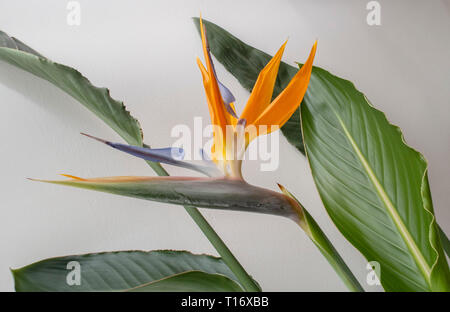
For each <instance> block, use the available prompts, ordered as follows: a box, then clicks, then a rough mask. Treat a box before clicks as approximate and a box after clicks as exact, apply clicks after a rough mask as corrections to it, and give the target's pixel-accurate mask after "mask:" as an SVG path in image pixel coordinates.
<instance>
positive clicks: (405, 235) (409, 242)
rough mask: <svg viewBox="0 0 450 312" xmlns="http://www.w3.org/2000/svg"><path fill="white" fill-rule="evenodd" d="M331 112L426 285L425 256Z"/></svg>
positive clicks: (427, 278) (427, 271)
mask: <svg viewBox="0 0 450 312" xmlns="http://www.w3.org/2000/svg"><path fill="white" fill-rule="evenodd" d="M333 113H334V114H335V116H336V118H337V119H338V121H339V123H340V125H341V127H342V129H343V130H344V132H345V135H346V137H347V139H348V140H349V142H350V144H351V146H352V148H353V150H354V151H355V153H356V155H357V156H358V159H359V160H360V162H361V164H362V166H363V168H364V170H365V172H366V173H367V175H368V177H369V179H370V181H371V182H372V184H373V185H374V187H375V189H376V192H377V194H378V196H379V198H380V200H381V201H382V202H383V204H384V206H385V207H386V209H387V211H388V213H389V215H390V216H391V218H392V220H393V221H394V224H395V226H396V228H397V230H398V231H399V233H400V236H401V237H402V239H403V241H404V242H405V244H406V246H407V247H408V249H409V250H410V252H411V254H412V256H413V258H414V260H415V262H416V264H417V266H418V267H419V269H420V271H421V273H422V275H423V276H424V277H425V280H426V282H427V284H428V285H431V281H430V276H431V268H430V266H429V265H428V263H427V261H426V260H425V257H424V256H423V254H422V253H421V251H420V249H419V248H418V247H417V245H416V243H415V241H414V239H413V237H412V236H411V234H410V233H409V231H408V229H407V227H406V226H405V224H404V223H403V221H402V219H401V217H400V215H399V214H398V213H397V210H396V207H395V206H394V204H393V203H392V202H391V200H390V198H389V196H388V195H387V194H386V191H385V190H384V188H383V186H382V185H381V183H380V182H379V181H378V179H377V177H376V175H375V173H374V172H373V170H372V168H371V167H370V165H369V163H368V161H367V160H366V158H365V157H364V155H363V154H362V152H361V151H360V149H359V147H358V145H357V144H356V142H355V141H354V140H353V137H352V136H351V134H350V132H349V131H348V129H347V127H346V126H345V123H344V121H343V120H342V118H341V117H340V116H339V114H338V113H336V112H335V111H334V110H333Z"/></svg>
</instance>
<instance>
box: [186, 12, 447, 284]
mask: <svg viewBox="0 0 450 312" xmlns="http://www.w3.org/2000/svg"><path fill="white" fill-rule="evenodd" d="M195 23H196V25H197V27H198V19H195ZM204 24H205V27H206V30H207V35H208V40H209V45H210V48H211V51H212V53H213V54H214V56H215V57H216V58H217V59H218V61H219V62H221V63H222V64H223V65H224V66H225V68H226V69H227V70H228V71H230V72H231V73H232V74H233V75H234V76H235V77H236V78H237V79H238V80H239V82H240V83H241V84H242V85H243V86H244V88H246V89H247V90H249V91H251V89H252V87H253V85H254V83H255V81H256V79H257V77H258V74H259V71H260V70H261V69H262V68H263V67H264V66H265V64H266V63H267V62H268V61H269V60H270V58H271V56H270V55H268V54H266V53H264V52H262V51H260V50H257V49H255V48H253V47H251V46H249V45H247V44H245V43H243V42H242V41H240V40H239V39H237V38H236V37H234V36H232V35H231V34H230V33H228V32H227V31H225V30H224V29H222V28H220V27H219V26H217V25H214V24H213V23H210V22H208V21H204ZM296 71H297V68H295V67H292V66H290V65H287V64H285V63H281V64H280V71H279V75H278V78H277V84H276V87H275V89H274V97H275V96H277V95H278V94H279V93H280V92H281V91H282V90H283V88H284V87H285V86H286V85H287V83H288V82H289V80H290V79H291V77H292V76H293V75H294V74H295V72H296ZM304 112H306V114H308V116H307V117H305V116H303V114H304ZM300 116H302V120H303V122H304V124H303V127H304V130H305V131H308V134H305V135H304V139H305V142H307V143H308V147H309V148H310V149H312V151H311V152H310V154H311V153H312V155H311V157H312V159H310V163H311V166H312V168H313V175H314V177H315V181H316V184H317V187H318V189H319V192H320V194H321V197H322V200H323V201H324V204H325V206H326V208H327V211H328V212H329V214H330V216H331V217H332V219H333V221H334V222H335V224H336V225H337V227H338V228H339V229H340V230H341V232H343V234H344V235H345V236H346V237H347V239H348V240H349V241H350V242H352V243H353V244H354V245H355V246H356V247H357V248H358V249H359V250H360V251H361V252H362V253H363V255H364V256H365V257H366V258H367V259H368V260H369V261H378V262H380V264H381V266H382V267H381V269H382V272H381V282H382V284H383V286H384V287H385V289H386V290H435V289H438V290H439V289H448V288H449V287H450V286H449V272H448V265H447V263H446V259H445V257H444V256H443V252H442V247H441V243H440V240H439V239H438V238H437V227H436V222H435V220H434V214H433V208H432V203H431V196H430V194H429V189H428V180H427V176H426V162H425V160H424V159H423V157H422V155H420V154H419V153H417V152H416V151H414V150H412V149H411V148H409V147H408V146H406V145H405V144H404V142H403V141H402V139H401V134H400V131H399V130H398V128H396V127H394V126H392V125H390V124H389V123H388V122H387V120H386V119H385V117H384V115H382V114H381V113H380V112H379V111H376V110H375V109H373V108H372V107H371V106H370V105H369V103H368V102H367V100H366V99H365V97H364V96H363V95H362V94H361V93H360V92H359V91H358V90H357V89H356V88H355V87H354V85H353V84H351V83H350V82H348V81H346V80H343V79H341V78H338V77H336V76H333V75H331V74H330V73H328V72H326V71H325V70H323V69H320V68H318V67H314V68H313V72H312V74H311V80H310V83H309V87H308V90H307V92H306V95H305V97H304V98H303V102H302V104H301V114H299V113H294V115H293V116H292V117H291V119H290V120H289V122H288V123H287V124H286V125H285V126H284V127H283V128H282V132H283V134H284V135H285V136H286V137H287V139H288V141H289V142H290V143H291V144H293V145H295V146H296V147H297V149H298V150H300V151H301V152H303V151H304V149H303V145H300V146H299V145H298V144H299V143H298V142H302V141H301V140H299V139H298V135H300V133H301V131H300V123H299V119H300ZM352 117H353V119H352ZM344 129H345V130H344ZM296 136H297V137H296ZM297 140H298V141H297ZM308 140H311V143H309V141H308ZM383 140H386V141H383ZM296 141H297V142H296ZM352 142H354V143H355V144H352ZM381 142H383V143H381ZM355 146H356V149H355ZM357 150H359V152H360V153H357ZM308 152H309V151H308ZM359 154H360V155H362V156H363V157H362V158H361V157H359ZM362 159H365V160H366V162H363V161H362ZM364 163H367V166H364ZM366 168H370V170H369V171H368V170H366ZM408 171H409V172H408ZM369 173H370V174H369ZM372 173H373V174H372ZM376 181H378V182H379V183H375V182H376ZM374 183H375V184H374ZM375 185H378V186H381V187H375ZM380 191H381V192H380ZM389 202H390V204H389ZM441 233H443V232H441ZM441 237H442V238H441V240H442V241H443V242H444V243H445V242H446V241H447V242H448V239H447V240H445V239H446V236H445V234H444V235H443V236H442V235H441Z"/></svg>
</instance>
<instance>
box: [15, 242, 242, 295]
mask: <svg viewBox="0 0 450 312" xmlns="http://www.w3.org/2000/svg"><path fill="white" fill-rule="evenodd" d="M69 263H71V264H69ZM76 263H78V264H79V268H80V271H79V272H80V285H69V284H68V283H67V279H69V280H71V281H74V280H75V275H74V273H76V272H75V271H74V270H75V269H76V268H75V267H74V266H72V265H75V264H76ZM68 265H69V267H68ZM192 271H201V272H203V274H205V273H209V274H220V278H218V280H219V281H221V284H220V285H218V286H217V287H219V286H222V287H227V286H231V285H233V286H234V287H236V285H235V282H232V281H231V280H234V281H236V280H237V279H236V277H235V275H234V274H233V273H232V272H231V271H230V269H229V268H228V267H227V266H226V265H225V263H224V262H223V261H222V259H220V258H216V257H213V256H208V255H195V254H192V253H190V252H187V251H173V250H157V251H150V252H144V251H117V252H104V253H94V254H84V255H74V256H66V257H58V258H50V259H46V260H42V261H39V262H36V263H33V264H30V265H28V266H25V267H23V268H20V269H16V270H12V273H13V277H14V283H15V289H16V291H121V290H127V289H131V288H135V287H139V286H142V285H144V284H148V283H153V282H154V283H155V285H156V284H157V283H156V282H157V281H161V280H163V279H167V278H169V277H171V276H175V275H178V274H180V273H186V272H192ZM71 272H72V273H71ZM69 273H71V274H72V275H68V274H69ZM209 274H208V276H207V278H209V280H208V281H207V283H205V284H201V285H199V286H198V287H204V286H205V285H206V284H208V285H209V284H210V283H211V282H212V281H213V280H214V277H215V275H212V276H213V277H212V278H211V277H210V276H209ZM189 276H191V278H186V279H183V278H181V279H178V278H176V279H175V280H174V281H173V282H170V283H163V284H161V287H176V286H177V285H178V286H179V287H182V286H183V283H184V282H185V283H186V286H185V287H192V288H194V287H195V285H194V282H195V281H196V279H197V278H198V277H199V275H198V274H195V276H194V275H188V277H189ZM183 280H184V282H183ZM72 284H73V283H72ZM157 287H158V286H156V288H157ZM181 289H182V290H183V289H184V288H181ZM174 290H175V289H174ZM230 291H231V290H230Z"/></svg>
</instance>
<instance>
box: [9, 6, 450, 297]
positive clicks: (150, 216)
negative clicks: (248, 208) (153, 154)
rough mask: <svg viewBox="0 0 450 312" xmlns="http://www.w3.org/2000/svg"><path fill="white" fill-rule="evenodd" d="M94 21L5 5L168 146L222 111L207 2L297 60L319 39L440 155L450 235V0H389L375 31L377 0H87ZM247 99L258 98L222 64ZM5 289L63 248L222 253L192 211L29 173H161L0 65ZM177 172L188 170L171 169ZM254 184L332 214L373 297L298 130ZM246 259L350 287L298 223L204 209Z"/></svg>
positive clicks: (270, 272) (439, 190)
mask: <svg viewBox="0 0 450 312" xmlns="http://www.w3.org/2000/svg"><path fill="white" fill-rule="evenodd" d="M79 2H80V3H81V14H82V16H81V25H80V26H68V25H67V24H66V14H67V10H66V4H67V1H61V0H45V1H43V0H39V1H37V0H33V1H30V0H27V1H24V0H20V1H18V0H16V1H2V2H1V3H0V29H2V30H3V31H5V32H7V33H9V34H10V35H11V36H15V37H17V38H20V39H21V40H22V41H24V42H25V43H27V44H29V45H30V46H31V47H33V48H35V49H36V50H38V51H40V52H41V53H42V54H44V55H45V56H47V57H49V58H51V59H52V60H54V61H57V62H60V63H63V64H67V65H70V66H73V67H75V68H77V69H78V70H80V71H81V72H82V73H83V74H84V75H85V76H86V77H88V78H89V79H90V80H91V81H92V82H93V83H94V84H95V85H97V86H106V87H108V88H110V89H111V93H112V96H113V97H114V98H117V99H123V100H124V101H125V103H126V105H127V107H128V108H129V110H130V111H131V112H132V113H133V115H134V116H136V117H138V119H139V120H140V122H141V124H142V127H143V129H144V134H145V141H146V142H147V143H150V144H151V145H152V146H155V147H162V146H168V145H170V144H171V143H172V141H173V139H171V138H170V130H171V128H172V127H173V126H174V125H176V124H180V123H185V124H188V125H192V123H193V120H192V119H193V117H194V116H203V117H204V118H206V119H205V120H207V118H208V116H209V115H208V112H207V106H206V103H205V96H204V94H203V87H202V84H201V77H200V73H199V71H198V69H197V66H196V64H195V57H196V56H199V55H201V45H200V39H199V37H198V35H197V33H196V30H195V28H194V26H193V23H192V21H191V19H190V18H191V17H192V16H197V15H198V13H199V11H200V10H201V11H202V14H203V16H204V17H205V18H207V19H209V20H211V21H214V22H215V23H217V24H219V25H221V26H222V27H224V28H226V29H227V30H229V31H231V32H232V33H233V34H235V35H237V36H238V37H239V38H241V39H243V40H244V41H246V42H248V43H250V44H252V45H254V46H256V47H258V48H260V49H262V50H264V51H267V52H269V53H274V52H275V51H276V50H277V49H278V48H279V46H280V45H281V43H282V42H283V41H284V40H285V39H286V38H289V43H288V46H287V49H286V52H285V56H284V60H285V61H287V62H290V63H293V62H294V61H297V60H298V61H302V60H304V59H305V58H306V56H307V54H308V53H309V50H310V47H311V45H312V43H313V42H314V40H315V39H316V38H318V39H319V46H318V53H317V55H316V60H315V65H318V66H321V67H324V68H326V69H328V70H330V71H332V72H333V73H334V74H337V75H339V76H341V77H345V78H347V79H350V80H351V81H353V82H355V84H356V86H357V87H358V88H359V89H360V90H361V91H363V92H364V93H365V94H366V95H367V96H368V98H369V99H370V100H371V101H372V102H373V103H374V105H375V106H376V107H377V108H379V109H381V110H383V111H385V112H386V113H387V116H388V118H389V119H390V121H391V122H392V123H394V124H397V125H399V126H400V127H401V128H402V129H403V133H404V135H405V137H406V140H407V142H408V143H409V144H410V145H411V146H413V147H415V148H417V149H418V150H419V151H421V152H422V153H423V154H424V155H425V156H426V157H427V158H428V160H429V162H430V180H431V188H432V193H433V199H434V204H435V210H436V214H437V216H438V220H439V222H440V223H441V225H442V226H443V227H444V228H445V229H446V230H447V232H450V210H449V209H448V203H449V202H450V192H449V189H450V178H449V177H450V166H449V159H450V148H449V142H450V122H449V121H450V118H449V113H450V109H449V104H450V103H449V98H450V89H449V86H448V83H449V81H450V80H449V78H450V77H449V75H450V74H449V73H450V59H449V58H448V54H449V51H450V39H449V30H450V19H449V15H450V3H449V1H439V0H432V1H412V0H408V1H406V0H405V1H400V0H397V1H387V0H382V1H379V2H380V3H381V14H382V25H381V26H368V25H367V24H366V14H367V11H366V9H365V6H366V3H367V1H361V0H358V1H357V0H346V1H331V0H330V1H313V0H310V1H306V0H304V1H111V0H109V1H107V0H96V1H92V0H91V1H87V0H84V1H81V0H80V1H79ZM217 67H218V74H219V75H220V77H221V78H222V80H223V81H224V82H225V83H227V84H228V86H229V87H231V89H232V90H233V91H234V93H235V95H236V96H237V99H238V103H239V104H238V107H239V109H242V107H243V103H245V101H246V99H247V97H248V93H247V92H246V91H245V90H244V89H243V88H241V87H240V85H239V84H238V82H237V81H236V80H235V79H234V78H233V77H232V76H231V75H230V74H228V73H227V72H226V71H225V70H224V69H223V68H222V67H221V66H219V65H218V66H217ZM0 95H1V96H0V99H1V111H2V113H1V114H0V133H1V144H2V148H1V151H2V153H1V162H0V172H1V179H0V189H1V209H0V237H1V239H0V250H1V257H0V290H3V291H11V290H13V281H12V277H11V274H10V272H9V268H10V267H12V268H17V267H21V266H24V265H27V264H30V263H31V262H34V261H37V260H40V259H43V258H47V257H53V256H62V255H67V254H74V253H87V252H96V251H108V250H126V249H143V250H152V249H167V248H170V249H187V250H191V251H193V252H197V253H203V252H207V253H212V254H215V251H214V249H213V248H212V247H211V246H210V244H209V243H208V241H207V240H206V239H205V238H204V237H203V236H202V234H201V233H200V231H199V230H198V229H197V228H196V226H195V225H194V223H193V222H192V221H191V219H190V218H189V217H188V215H187V214H186V212H185V211H184V210H183V208H180V207H176V206H171V205H165V204H159V203H152V202H146V201H142V200H137V199H130V198H123V197H118V196H112V195H108V194H102V193H96V192H89V191H83V190H78V189H72V188H65V187H59V186H52V185H47V184H39V183H35V182H31V181H28V180H26V179H25V178H26V177H38V178H55V177H57V176H56V174H57V173H63V172H65V173H72V174H76V175H80V176H87V177H89V176H90V177H94V176H109V175H147V174H149V175H152V174H153V173H152V172H151V169H150V168H149V167H147V165H146V164H145V163H144V162H142V161H140V160H138V159H134V158H133V157H128V156H127V155H125V154H123V153H120V152H116V151H113V150H112V149H110V148H107V147H105V146H102V145H99V144H96V143H94V142H92V141H90V140H88V139H86V138H84V137H82V136H80V135H79V132H80V131H85V132H88V133H91V134H94V135H97V136H100V137H104V138H109V139H111V140H114V139H116V140H118V139H119V138H118V136H117V135H116V134H115V133H113V132H112V131H111V130H110V129H109V128H108V127H107V126H105V125H104V124H103V123H102V122H100V121H99V120H98V119H97V118H96V117H94V116H93V115H92V114H91V113H90V112H88V111H87V110H86V109H85V108H84V107H82V106H81V105H79V104H78V103H77V102H75V101H74V100H73V99H72V98H70V97H69V96H67V95H66V94H64V93H63V92H61V91H59V90H58V89H56V88H55V87H53V86H52V85H50V84H49V83H47V82H45V81H42V80H40V79H38V78H35V77H32V76H31V75H29V74H27V73H25V72H22V71H20V70H18V69H16V68H13V67H12V66H9V65H7V64H5V63H0ZM168 169H169V171H170V173H172V174H175V175H177V174H178V175H180V174H185V173H186V172H185V171H183V170H181V169H176V168H168ZM244 171H245V172H244V173H245V176H246V177H247V178H248V180H249V181H250V182H253V183H255V184H258V185H261V186H265V187H268V188H272V189H276V185H275V182H281V183H283V184H284V185H286V186H287V187H288V188H289V189H290V190H291V191H293V192H294V193H295V195H296V196H298V198H300V199H301V201H302V202H303V203H304V205H305V206H306V207H307V208H308V209H309V211H310V212H311V214H312V215H313V216H314V217H315V218H316V220H317V221H318V222H319V224H321V226H322V227H323V229H324V230H325V232H326V233H327V234H328V236H329V237H330V239H331V240H332V241H333V243H334V244H335V246H336V247H337V248H338V250H339V251H340V252H341V254H342V255H343V257H344V258H345V260H346V261H347V263H348V264H349V266H350V267H351V268H352V269H353V270H354V272H355V273H356V274H357V276H358V277H359V278H360V281H361V282H362V283H363V285H364V287H365V288H366V289H367V290H368V291H374V290H379V288H376V287H374V286H368V285H366V284H365V276H366V273H367V270H366V262H365V260H364V259H363V257H362V256H360V254H359V253H358V252H357V251H356V250H355V249H354V248H353V247H352V246H351V245H349V244H348V243H347V242H346V241H345V240H344V239H343V237H342V236H341V235H340V233H339V232H338V230H337V229H336V228H335V227H334V225H333V224H332V223H331V221H330V219H329V218H328V216H327V214H326V212H325V210H324V208H323V206H322V204H321V202H320V200H319V197H318V194H317V191H316V189H315V187H314V184H313V181H312V178H311V175H310V172H309V169H308V167H307V163H306V162H305V159H304V158H302V157H300V156H299V153H298V152H297V151H295V150H294V148H292V147H291V146H290V145H289V144H288V143H287V142H286V141H285V139H284V138H282V141H281V165H280V167H279V169H278V170H277V171H276V172H272V173H267V172H259V170H258V163H256V162H247V163H246V164H245V168H244ZM203 212H204V214H205V215H206V217H207V219H208V220H209V221H210V222H211V223H212V225H213V226H214V228H215V229H216V230H217V231H218V233H219V234H220V235H221V236H222V237H223V239H224V240H225V241H226V243H227V244H228V245H229V247H230V248H231V249H232V250H233V251H234V252H235V254H236V256H237V257H238V258H239V259H240V260H241V262H242V264H243V265H244V266H245V267H246V268H247V269H248V271H249V272H250V273H251V274H252V275H253V276H254V277H255V278H256V279H257V280H258V281H259V282H260V283H261V285H262V287H263V288H264V289H265V290H268V291H310V290H311V291H322V290H326V291H336V290H337V291H341V290H345V289H346V288H345V286H344V285H343V284H342V282H341V281H340V280H339V279H338V277H337V276H336V274H335V273H334V272H333V270H332V269H331V268H330V266H329V265H328V264H327V262H326V261H325V260H324V258H323V257H322V256H321V255H320V254H319V252H318V251H317V249H316V248H315V247H314V246H313V245H312V243H311V242H310V241H309V240H308V239H307V237H306V236H305V235H304V233H303V232H302V231H301V230H300V229H299V228H298V227H297V226H296V225H295V224H294V223H292V222H291V221H288V220H285V219H282V218H277V217H272V216H263V215H256V214H248V213H236V212H231V213H228V212H218V211H210V210H203Z"/></svg>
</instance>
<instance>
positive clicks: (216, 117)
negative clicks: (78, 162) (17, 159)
mask: <svg viewBox="0 0 450 312" xmlns="http://www.w3.org/2000/svg"><path fill="white" fill-rule="evenodd" d="M200 30H201V38H202V48H203V54H204V58H205V63H206V67H205V66H204V65H203V64H202V62H201V60H200V59H199V58H197V63H198V66H199V68H200V71H201V75H202V78H203V85H204V89H205V93H206V99H207V103H208V108H209V113H210V117H211V123H212V125H213V126H214V133H213V142H214V144H213V147H212V149H211V153H210V155H211V157H210V158H209V157H208V156H207V155H206V153H203V154H204V157H203V158H204V160H203V161H202V163H201V164H195V163H192V162H189V161H184V160H183V149H182V148H174V147H170V148H160V149H153V148H147V147H140V146H131V145H126V144H121V143H112V142H109V141H106V140H102V139H99V138H96V137H93V136H90V135H87V136H89V137H91V138H94V139H96V140H98V141H101V142H103V143H105V144H107V145H109V146H111V147H113V148H115V149H118V150H120V151H123V152H126V153H128V154H131V155H133V156H136V157H139V158H142V159H145V160H148V161H153V162H160V163H165V164H169V165H174V166H179V167H184V168H188V169H192V170H195V171H198V172H200V173H202V174H205V175H206V176H207V177H173V176H172V177H132V176H122V177H106V178H91V179H84V178H80V177H77V176H73V175H67V174H63V176H65V177H68V178H70V179H69V180H62V181H60V180H56V181H55V180H38V181H42V182H48V183H54V184H61V185H68V186H73V187H78V188H85V189H91V190H96V191H102V192H107V193H113V194H117V195H123V196H130V197H136V198H141V199H146V200H152V201H159V202H166V203H173V204H179V205H191V206H197V207H203V208H214V209H227V210H240V211H250V212H259V213H268V214H274V215H280V216H284V217H288V218H291V219H293V220H294V221H296V222H297V223H300V224H301V223H302V219H303V218H302V213H303V212H302V208H301V207H300V206H299V204H298V203H297V202H296V201H294V200H293V199H292V198H291V197H290V196H289V194H288V193H287V192H286V191H285V190H284V188H283V187H281V186H280V187H281V189H282V191H283V193H284V194H283V193H278V192H274V191H271V190H268V189H264V188H260V187H257V186H254V185H250V184H249V183H247V182H245V180H244V178H243V176H242V172H241V166H242V155H243V153H245V150H246V148H247V147H248V145H249V143H250V142H251V141H252V140H254V139H255V138H256V137H258V136H260V135H264V134H269V133H271V132H273V131H275V130H277V129H278V128H280V127H282V126H283V125H284V124H285V123H286V121H287V120H288V119H289V118H290V117H291V115H292V114H293V113H294V112H295V111H296V110H297V108H298V107H299V105H300V103H301V102H302V99H303V96H304V95H305V92H306V89H307V87H308V83H309V80H310V77H311V71H312V64H313V60H314V56H315V53H316V47H317V41H316V42H315V43H314V45H313V47H312V49H311V52H310V55H309V57H308V59H307V61H306V62H305V63H304V65H303V66H302V67H301V68H300V69H299V70H298V72H297V73H296V74H295V76H294V77H293V78H292V79H291V81H290V83H289V84H288V86H287V87H286V88H285V89H284V90H283V92H281V93H280V94H279V95H278V96H277V97H276V98H275V99H274V100H273V101H272V100H271V99H272V93H273V88H274V85H275V81H276V77H277V74H278V68H279V65H280V62H281V58H282V55H283V52H284V49H285V46H286V42H285V43H284V44H283V45H282V46H281V48H280V49H279V50H278V52H277V53H276V54H275V56H274V57H273V58H272V59H271V60H270V61H269V63H268V64H267V65H266V66H265V67H264V68H263V70H261V72H260V74H259V76H258V79H257V81H256V83H255V85H254V87H253V91H252V93H251V95H250V97H249V99H248V101H247V104H246V106H245V108H244V110H243V112H242V114H241V115H240V117H238V116H237V114H236V110H235V107H234V102H235V98H234V96H233V94H232V93H231V92H230V90H229V89H228V88H227V87H225V86H224V85H223V84H222V83H221V82H220V81H219V80H218V79H217V74H216V71H215V68H214V64H213V60H212V57H211V54H210V50H209V46H208V41H207V36H206V33H205V28H204V26H203V23H202V20H201V18H200ZM230 129H231V130H230ZM237 142H242V146H241V145H240V144H238V143H237ZM285 194H286V195H285Z"/></svg>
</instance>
